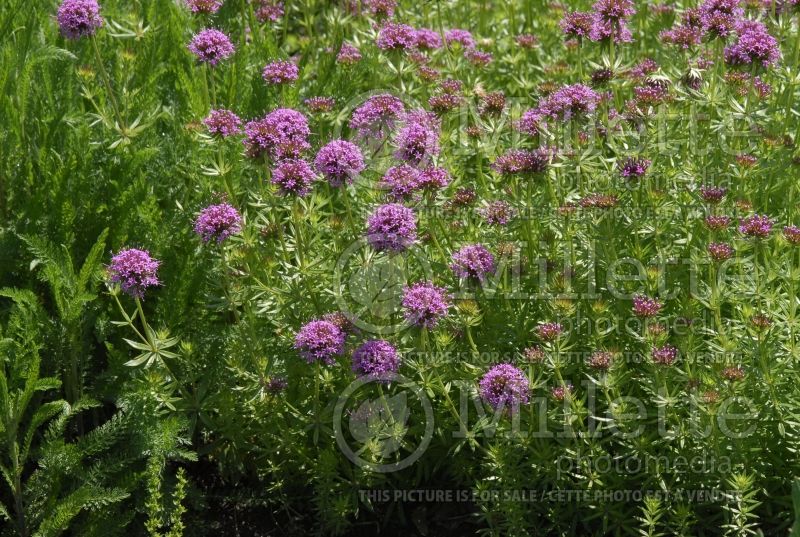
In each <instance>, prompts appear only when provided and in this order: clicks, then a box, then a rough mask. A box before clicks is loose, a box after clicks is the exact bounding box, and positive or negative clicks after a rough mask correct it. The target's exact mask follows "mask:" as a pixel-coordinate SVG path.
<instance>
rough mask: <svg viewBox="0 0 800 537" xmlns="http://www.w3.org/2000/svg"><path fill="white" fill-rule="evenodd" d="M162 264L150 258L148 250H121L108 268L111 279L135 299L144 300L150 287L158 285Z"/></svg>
mask: <svg viewBox="0 0 800 537" xmlns="http://www.w3.org/2000/svg"><path fill="white" fill-rule="evenodd" d="M160 264H161V262H160V261H157V260H155V259H153V258H152V257H150V253H149V252H147V251H146V250H137V249H136V248H129V249H127V250H120V251H119V253H117V255H115V256H114V257H112V258H111V264H110V265H109V266H108V273H109V279H110V281H111V282H112V283H118V284H119V286H120V288H121V289H122V290H123V291H124V292H125V293H127V294H129V295H130V296H132V297H134V298H144V292H145V291H146V290H147V288H148V287H153V286H155V285H158V284H159V283H160V282H159V281H158V277H157V276H156V273H157V272H158V266H159V265H160Z"/></svg>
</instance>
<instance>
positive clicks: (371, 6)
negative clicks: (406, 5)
mask: <svg viewBox="0 0 800 537" xmlns="http://www.w3.org/2000/svg"><path fill="white" fill-rule="evenodd" d="M364 4H365V5H366V6H367V10H368V11H369V12H370V13H372V14H373V15H375V16H376V17H384V18H387V19H389V18H391V17H393V16H394V10H395V9H396V8H397V0H365V1H364Z"/></svg>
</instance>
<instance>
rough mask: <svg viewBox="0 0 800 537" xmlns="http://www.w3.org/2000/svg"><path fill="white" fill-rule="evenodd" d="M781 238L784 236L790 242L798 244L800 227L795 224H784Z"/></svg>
mask: <svg viewBox="0 0 800 537" xmlns="http://www.w3.org/2000/svg"><path fill="white" fill-rule="evenodd" d="M783 238H785V239H786V240H787V241H788V242H789V243H790V244H794V245H798V244H800V228H799V227H797V226H784V228H783Z"/></svg>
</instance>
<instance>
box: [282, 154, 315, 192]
mask: <svg viewBox="0 0 800 537" xmlns="http://www.w3.org/2000/svg"><path fill="white" fill-rule="evenodd" d="M315 178H316V175H315V174H314V170H312V169H311V166H309V165H308V163H307V162H306V161H305V160H302V159H285V160H282V161H280V162H279V163H278V165H277V166H275V169H273V170H272V184H274V185H277V187H278V189H279V190H280V193H281V195H284V196H287V195H295V196H301V197H302V196H305V195H306V194H308V193H309V192H311V183H313V182H314V179H315Z"/></svg>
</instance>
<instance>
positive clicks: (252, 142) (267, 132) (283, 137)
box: [244, 108, 311, 160]
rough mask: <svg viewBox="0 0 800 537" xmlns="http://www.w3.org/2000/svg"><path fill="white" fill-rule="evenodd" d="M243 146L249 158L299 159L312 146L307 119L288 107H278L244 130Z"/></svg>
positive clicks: (247, 125)
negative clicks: (263, 155) (309, 139)
mask: <svg viewBox="0 0 800 537" xmlns="http://www.w3.org/2000/svg"><path fill="white" fill-rule="evenodd" d="M244 132H245V135H246V139H245V140H244V144H245V147H246V148H247V153H248V155H249V156H251V157H253V158H256V157H259V156H261V155H262V154H267V155H268V156H269V157H270V158H273V159H276V160H279V159H281V158H291V157H298V156H299V155H300V154H301V153H302V152H303V151H306V150H308V149H309V148H310V147H311V146H310V145H309V143H308V136H309V135H310V134H311V130H310V129H309V128H308V120H307V119H306V117H305V116H304V115H303V114H301V113H300V112H298V111H297V110H292V109H291V108H278V109H277V110H273V111H272V112H270V113H269V114H267V115H266V116H264V118H263V119H257V120H254V121H250V122H249V123H247V124H246V125H245V127H244Z"/></svg>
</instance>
